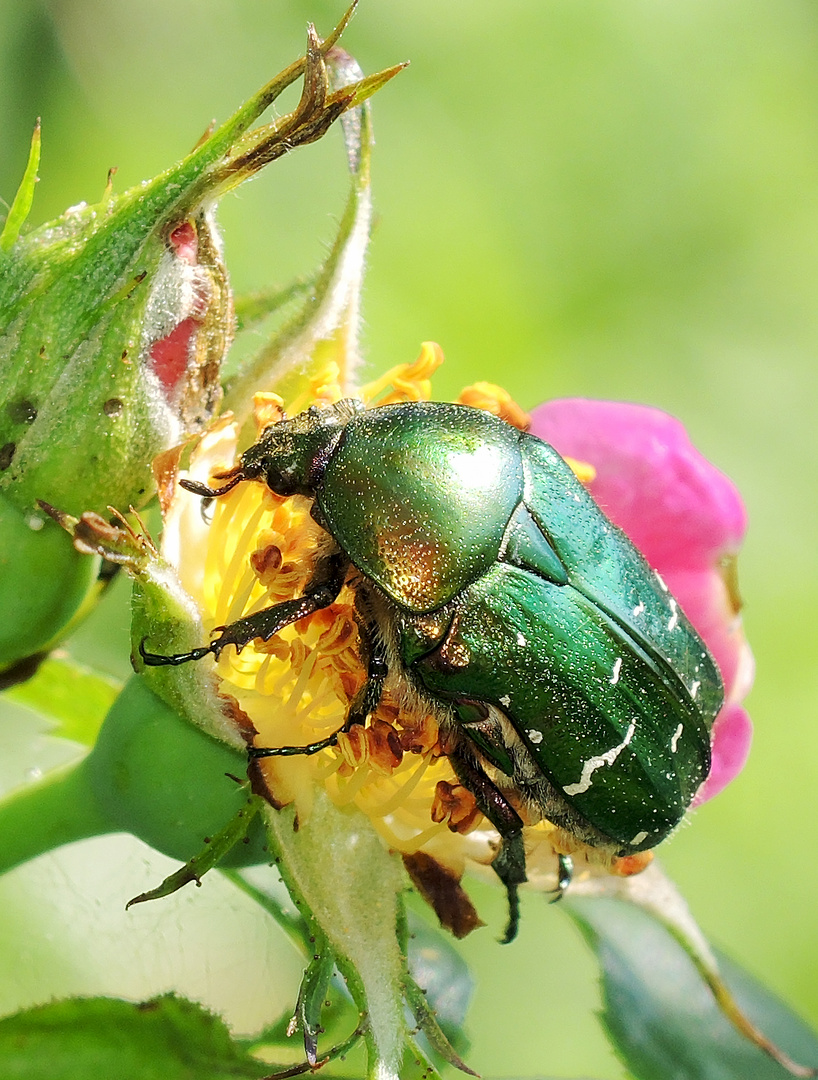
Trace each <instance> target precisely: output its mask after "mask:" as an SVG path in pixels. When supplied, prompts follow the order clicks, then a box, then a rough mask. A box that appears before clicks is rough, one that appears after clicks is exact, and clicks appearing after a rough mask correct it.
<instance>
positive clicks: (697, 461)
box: [531, 398, 747, 574]
mask: <svg viewBox="0 0 818 1080" xmlns="http://www.w3.org/2000/svg"><path fill="white" fill-rule="evenodd" d="M531 430H532V432H533V433H534V434H535V435H538V436H539V437H540V438H541V439H545V441H546V442H549V443H551V445H552V446H554V448H555V449H556V450H558V451H559V453H560V454H562V455H563V456H566V457H572V458H578V459H579V460H580V461H584V462H588V463H589V464H591V465H593V467H594V468H595V469H596V473H597V475H596V478H595V479H594V480H593V481H592V483H591V485H590V490H591V492H592V493H593V495H594V498H595V499H596V500H597V502H598V503H599V504H600V506H601V507H602V508H603V510H604V511H605V512H606V514H608V516H609V517H610V518H611V519H612V520H613V521H614V522H615V523H616V524H617V525H619V526H620V528H622V529H624V530H625V532H626V533H627V534H628V536H629V537H630V538H631V540H633V542H634V543H635V544H636V546H637V547H638V548H639V550H640V551H641V552H642V553H643V555H644V556H645V558H646V559H647V560H648V562H649V563H650V564H651V565H652V566H655V567H657V568H660V569H661V572H662V573H663V574H664V573H665V572H670V571H671V570H685V569H689V570H696V569H701V568H703V567H704V566H713V565H714V562H715V560H716V559H717V558H719V557H720V556H722V555H724V554H727V553H732V552H735V551H737V550H738V547H739V545H740V543H741V540H742V537H743V536H744V532H745V529H746V526H747V518H746V513H745V510H744V506H743V503H742V501H741V497H740V496H739V494H738V491H737V490H736V488H735V485H734V484H733V483H732V481H730V480H729V479H728V478H727V477H726V476H725V475H724V474H723V473H722V472H720V471H719V470H718V469H717V468H716V467H715V466H714V465H711V464H710V462H709V461H707V459H706V458H704V457H703V456H702V455H701V454H700V453H699V452H698V450H696V448H695V447H694V446H693V445H692V444H691V442H690V440H689V438H688V436H687V432H686V431H685V429H684V427H683V426H682V424H680V423H679V421H678V420H676V419H674V418H673V417H672V416H668V415H667V413H664V412H662V411H661V410H659V409H652V408H649V407H647V406H644V405H631V404H628V403H623V402H612V401H590V400H587V399H584V398H563V399H560V400H557V401H549V402H547V403H546V404H545V405H540V406H539V407H538V408H536V409H535V410H534V412H533V413H532V426H531Z"/></svg>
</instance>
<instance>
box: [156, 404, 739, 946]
mask: <svg viewBox="0 0 818 1080" xmlns="http://www.w3.org/2000/svg"><path fill="white" fill-rule="evenodd" d="M221 479H223V480H226V481H227V483H225V484H224V486H222V487H221V488H210V487H207V486H206V485H204V484H199V483H198V482H194V481H182V484H183V486H185V487H186V488H187V489H188V490H190V491H192V492H194V493H195V494H198V495H201V496H204V497H208V498H211V497H214V496H218V495H220V494H223V493H225V492H227V491H229V490H230V489H232V488H233V487H234V486H235V485H236V484H238V483H239V482H241V481H243V480H259V481H262V482H264V483H266V484H267V485H269V487H270V488H271V489H272V491H274V492H275V493H276V494H278V495H282V496H288V495H304V496H307V497H309V498H311V499H312V500H313V505H312V515H313V517H314V518H315V520H316V521H317V522H318V524H319V525H320V526H321V527H322V529H323V530H324V531H325V532H326V546H325V549H324V550H323V552H322V553H321V555H320V557H319V559H318V561H317V563H316V567H315V572H314V574H313V576H312V579H311V581H310V583H309V585H308V586H307V588H306V589H305V590H304V593H303V595H302V596H300V597H297V598H293V599H289V600H286V601H284V602H281V603H278V604H275V605H274V606H272V607H269V608H266V609H265V610H263V611H260V612H257V613H255V614H253V615H249V616H247V617H245V618H242V619H239V620H238V621H237V622H234V623H232V624H231V625H229V626H226V627H223V628H221V631H220V633H219V635H218V636H217V637H216V638H215V639H214V640H213V641H212V642H211V644H210V645H209V646H206V647H202V648H199V649H195V650H193V651H192V652H189V653H182V654H177V655H174V656H163V655H160V654H155V653H149V652H146V651H145V650H144V648H143V649H142V650H141V651H142V655H143V658H144V660H145V662H146V663H147V664H150V665H159V664H181V663H185V662H187V661H189V660H197V659H201V658H202V657H204V656H206V655H208V654H213V655H214V656H218V655H219V653H220V652H221V650H222V649H224V648H225V647H226V646H228V645H233V646H235V647H236V648H237V649H238V650H241V649H242V648H243V647H244V646H245V645H248V644H249V643H250V642H251V641H253V640H255V639H258V638H261V639H263V640H265V641H266V640H269V639H270V638H272V637H273V636H274V635H275V634H277V633H279V632H280V631H281V630H282V629H283V628H284V627H285V626H288V625H290V624H292V623H294V622H296V621H297V620H299V619H302V618H304V617H305V616H307V615H310V614H311V613H313V612H315V611H317V610H319V609H320V608H324V607H327V606H329V605H330V604H332V603H333V602H334V600H335V599H336V597H337V596H338V594H339V593H340V591H341V589H342V588H343V586H344V585H345V584H347V583H349V584H351V585H352V587H353V589H354V592H355V603H356V613H357V618H358V622H359V629H360V641H361V656H362V660H363V662H364V664H365V665H366V668H367V679H366V681H365V683H364V685H363V687H362V688H361V690H360V691H359V692H358V694H357V695H356V696H355V698H354V699H353V700H352V702H351V703H350V707H349V711H348V714H347V718H346V721H345V723H344V726H343V728H342V729H341V730H349V729H350V728H351V727H352V726H353V725H356V724H365V723H366V721H367V718H368V717H369V715H370V714H371V713H372V712H373V710H374V709H375V708H376V707H377V705H378V702H379V701H380V698H381V695H382V693H383V690H384V687H385V685H387V683H388V685H389V686H390V687H395V688H397V690H398V692H399V693H402V694H403V695H404V697H406V696H408V697H409V698H410V699H414V701H415V702H416V703H417V704H418V705H419V706H420V707H422V708H425V709H427V710H428V711H431V712H433V713H434V714H435V716H436V717H437V718H438V721H439V722H440V724H441V727H442V729H443V730H444V731H445V732H446V733H447V742H448V746H449V751H448V752H449V757H450V760H451V763H452V766H453V768H454V770H455V772H456V773H457V776H458V778H459V779H460V782H461V783H462V784H463V785H464V787H466V788H467V789H468V790H469V791H471V792H472V793H473V794H474V796H475V798H476V800H477V804H478V806H479V809H480V810H481V811H482V812H483V814H484V815H485V816H486V817H487V818H488V820H489V821H490V822H491V823H492V824H493V826H494V827H495V828H496V829H497V831H498V832H499V834H500V836H501V846H500V850H499V852H498V854H497V856H496V858H495V859H494V862H493V863H492V866H493V867H494V869H495V871H496V872H497V874H498V875H499V877H500V879H501V880H502V881H503V883H504V885H505V886H506V889H507V891H508V894H509V902H510V912H511V915H510V922H509V926H508V930H507V933H506V940H510V939H511V938H512V937H513V936H514V934H515V932H516V928H517V919H518V902H517V886H518V885H519V884H520V883H521V882H523V881H525V852H524V849H523V840H522V829H523V818H522V817H521V816H520V814H521V813H523V814H524V815H525V818H526V821H530V820H531V819H532V818H533V819H534V820H536V819H538V818H546V819H547V820H549V821H551V822H553V823H554V824H555V825H558V826H559V827H560V828H562V829H564V830H566V831H567V832H569V833H571V834H572V835H574V836H575V837H577V838H578V839H579V840H580V841H582V842H583V843H584V844H588V845H590V846H592V847H595V848H600V849H602V850H604V851H606V852H608V853H610V855H612V856H628V855H633V854H636V853H638V852H642V851H647V850H649V849H650V848H653V847H655V846H656V844H658V843H659V842H660V841H661V840H663V839H664V838H665V837H666V836H667V835H668V834H669V833H670V832H671V831H672V830H673V829H674V828H675V826H676V825H677V824H678V823H679V821H680V820H681V819H682V817H683V816H684V813H685V811H686V810H687V808H688V807H689V806H690V803H691V801H692V799H693V797H694V795H695V794H696V791H697V790H698V788H699V786H700V785H701V783H702V781H703V780H704V779H705V778H706V776H707V774H708V771H709V769H710V731H711V728H712V724H713V720H714V718H715V716H716V714H717V713H718V711H719V709H720V707H721V704H722V700H723V690H722V682H721V678H720V675H719V672H718V669H717V667H716V665H715V663H714V661H713V659H712V657H711V656H710V654H709V653H708V651H707V649H706V648H705V646H704V644H703V642H702V640H701V638H700V637H699V636H698V634H697V633H696V632H695V630H694V629H693V627H692V626H691V625H690V623H689V622H688V620H687V619H686V617H685V615H684V614H683V612H682V611H681V609H680V608H679V605H678V603H677V601H676V600H675V599H674V597H673V596H672V595H671V594H670V593H669V592H668V590H667V587H666V586H665V584H664V582H663V581H662V579H661V578H660V577H659V575H658V574H656V573H655V572H654V571H653V570H651V568H650V567H649V566H648V564H647V563H646V562H645V560H644V559H643V557H642V556H641V555H640V553H639V552H638V551H637V550H636V548H635V547H634V546H633V544H631V542H630V541H629V540H628V539H627V538H626V537H625V535H624V534H623V533H622V532H621V531H620V530H619V529H618V528H616V526H614V525H613V524H612V523H611V522H610V521H609V520H608V518H607V517H605V515H604V514H603V513H602V511H601V510H600V509H599V507H598V506H597V504H596V503H595V502H594V500H593V499H592V498H591V496H590V495H589V494H588V493H587V492H586V490H585V489H584V488H583V486H582V484H581V483H580V482H579V481H578V480H577V479H576V477H575V476H574V474H573V472H572V471H571V469H570V468H569V466H568V465H567V464H566V463H565V461H563V459H562V458H561V457H560V456H559V454H558V453H557V452H556V451H555V450H554V449H553V448H552V447H551V446H549V445H548V444H547V443H545V442H543V441H542V440H540V439H538V438H536V437H535V436H533V435H529V434H527V433H525V432H521V431H519V430H517V429H516V428H513V427H511V426H510V425H509V424H507V423H505V422H504V421H502V420H500V419H498V418H497V417H495V416H492V415H491V414H489V413H487V412H484V411H483V410H479V409H473V408H469V407H468V406H464V405H454V404H442V403H436V402H407V403H402V404H396V405H385V406H381V407H378V408H373V409H364V406H363V405H362V403H361V402H359V401H357V400H352V399H346V400H343V401H340V402H338V403H337V404H335V405H333V406H330V407H316V406H313V407H312V408H310V409H309V410H307V411H306V412H304V413H301V414H300V415H298V416H295V417H293V418H291V419H284V420H281V421H280V422H278V423H275V424H273V425H271V426H270V427H268V428H266V429H265V431H264V432H263V433H262V436H261V438H260V439H259V441H258V442H257V443H255V444H254V445H253V446H251V447H250V448H249V449H248V450H247V451H246V452H245V453H244V454H243V455H242V457H241V459H240V462H239V464H238V465H237V466H235V468H233V469H231V470H230V471H229V472H227V473H223V474H222V475H221ZM338 734H339V732H336V733H334V734H333V735H331V736H329V737H328V738H325V739H322V740H321V741H319V742H316V743H312V744H310V745H307V746H289V747H274V748H265V747H256V748H253V749H251V750H250V755H251V757H266V756H286V755H293V754H312V753H316V752H318V751H319V750H322V749H324V748H326V747H327V746H331V745H333V744H334V743H335V741H336V739H337V736H338ZM518 811H519V812H518ZM560 876H561V881H560V885H561V887H562V888H564V887H565V886H566V885H567V883H568V881H569V880H570V860H568V859H567V858H563V859H562V860H561V874H560Z"/></svg>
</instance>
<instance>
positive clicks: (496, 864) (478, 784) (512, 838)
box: [449, 751, 528, 945]
mask: <svg viewBox="0 0 818 1080" xmlns="http://www.w3.org/2000/svg"><path fill="white" fill-rule="evenodd" d="M449 760H450V761H451V763H452V767H453V768H454V771H455V772H456V773H457V777H458V779H459V780H460V782H461V784H462V785H463V786H464V787H465V788H468V790H469V791H470V792H471V793H472V795H474V797H475V798H476V799H477V805H478V807H479V809H480V811H481V812H482V813H483V814H485V816H486V817H487V818H488V820H489V821H490V822H491V823H492V825H493V826H494V827H495V829H496V830H497V831H498V832H499V834H500V850H499V851H498V852H497V854H496V856H495V857H494V860H493V862H492V864H491V868H492V870H493V871H494V872H495V874H496V875H497V876H498V877H499V879H500V881H502V883H503V884H504V885H505V887H506V893H507V894H508V926H507V927H506V932H505V935H504V936H503V939H502V943H503V944H504V945H507V944H508V943H509V942H510V941H513V940H514V938H515V937H516V936H517V930H518V928H519V925H520V897H519V894H518V891H517V890H518V886H520V885H522V884H523V882H524V881H527V880H528V878H527V877H526V872H525V848H524V847H523V822H522V818H521V817H520V815H519V814H518V813H517V811H516V810H515V809H514V807H513V806H511V804H510V803H509V802H508V801H507V800H506V798H505V797H504V796H503V793H502V792H501V791H500V790H499V789H498V788H497V787H495V785H494V784H493V783H492V782H491V780H490V779H489V778H488V776H486V774H485V773H484V772H483V770H482V769H481V768H480V767H479V765H477V764H475V763H474V762H473V761H471V760H469V759H468V758H467V757H466V756H465V755H464V754H462V753H458V752H457V751H455V752H454V753H453V754H450V755H449Z"/></svg>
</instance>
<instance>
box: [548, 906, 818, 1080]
mask: <svg viewBox="0 0 818 1080" xmlns="http://www.w3.org/2000/svg"><path fill="white" fill-rule="evenodd" d="M565 910H567V911H568V913H569V914H570V915H571V917H572V918H573V919H574V921H575V922H576V923H577V925H578V926H579V928H580V930H581V931H582V933H583V935H584V937H585V939H586V940H587V942H588V943H589V945H590V946H591V948H592V949H593V950H594V952H595V953H596V956H597V958H598V960H599V963H600V966H601V969H602V997H603V1013H602V1022H603V1024H604V1026H605V1028H606V1029H607V1032H608V1035H609V1037H610V1039H611V1042H612V1043H613V1045H614V1047H615V1049H616V1050H617V1052H618V1054H619V1055H620V1057H621V1058H622V1060H623V1061H624V1062H625V1064H626V1065H627V1067H628V1068H629V1069H630V1070H631V1072H632V1073H633V1075H634V1077H636V1078H637V1080H675V1078H679V1080H748V1078H750V1077H751V1078H752V1080H785V1078H787V1077H789V1076H790V1075H791V1073H790V1072H788V1071H787V1070H786V1069H785V1068H783V1067H782V1066H781V1065H779V1064H777V1063H776V1062H775V1061H773V1060H772V1058H770V1057H767V1056H766V1055H765V1054H764V1053H762V1052H761V1051H760V1050H759V1049H757V1048H756V1047H755V1046H753V1045H752V1044H751V1043H750V1042H749V1040H747V1039H744V1038H742V1036H741V1035H740V1034H739V1033H738V1032H737V1031H736V1029H735V1028H734V1027H733V1026H732V1024H730V1023H729V1021H728V1020H727V1019H726V1017H725V1016H724V1014H723V1013H722V1012H721V1011H720V1009H719V1008H718V1006H717V1004H716V1000H715V998H714V996H713V994H712V993H711V991H710V989H709V988H708V986H707V985H706V984H705V982H704V981H703V979H702V978H701V977H700V975H699V974H698V972H697V971H696V968H695V966H694V964H693V963H692V961H691V960H690V958H689V957H688V955H687V953H686V952H685V951H684V949H683V948H682V947H681V946H680V945H679V944H678V942H677V941H676V940H675V939H674V938H673V936H672V935H671V934H670V933H669V932H668V930H667V929H666V928H665V926H663V925H662V924H661V923H660V922H659V921H658V920H657V919H656V918H654V917H653V916H652V915H650V914H649V913H647V912H646V911H644V910H641V909H639V908H637V907H635V906H634V905H632V904H628V903H624V902H622V901H621V900H614V899H609V898H594V899H590V898H582V899H567V900H566V902H565ZM719 963H720V967H721V973H722V975H723V977H724V981H725V982H726V984H727V986H728V987H729V989H730V990H731V991H732V992H733V994H734V995H735V997H736V999H737V1000H738V1004H739V1006H740V1007H741V1008H742V1010H743V1011H744V1012H745V1013H746V1015H747V1016H748V1017H749V1018H750V1020H752V1021H753V1022H754V1023H755V1024H756V1025H757V1026H758V1027H759V1028H760V1029H761V1031H762V1032H763V1033H764V1035H765V1036H767V1038H769V1039H771V1040H773V1041H774V1042H775V1043H777V1044H778V1045H779V1046H781V1047H783V1049H784V1050H785V1051H786V1052H787V1053H788V1054H789V1055H791V1057H792V1058H793V1059H794V1060H795V1061H797V1062H800V1063H805V1064H807V1065H809V1064H815V1063H818V1038H817V1037H816V1035H815V1033H814V1032H813V1031H811V1030H810V1028H809V1027H808V1026H807V1025H806V1024H805V1023H804V1022H803V1021H802V1020H801V1019H799V1018H798V1017H797V1016H796V1015H795V1014H794V1013H793V1012H792V1011H791V1010H790V1009H789V1008H788V1006H786V1005H785V1004H784V1003H783V1002H782V1001H781V1000H780V999H778V998H777V997H776V996H775V995H774V994H772V993H771V992H770V991H769V990H767V989H765V988H764V987H763V986H762V985H761V984H760V983H759V982H758V981H757V980H756V979H754V978H753V977H752V976H751V975H749V974H748V973H747V972H746V971H743V970H742V969H741V968H740V967H738V966H737V965H736V964H733V963H731V962H730V961H729V960H727V959H726V958H723V957H719Z"/></svg>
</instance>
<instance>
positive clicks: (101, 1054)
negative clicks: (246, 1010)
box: [0, 994, 269, 1080]
mask: <svg viewBox="0 0 818 1080" xmlns="http://www.w3.org/2000/svg"><path fill="white" fill-rule="evenodd" d="M267 1073H269V1066H268V1065H265V1064H264V1063H263V1062H261V1061H258V1060H256V1059H254V1058H252V1057H250V1056H249V1055H248V1054H247V1053H245V1052H244V1051H243V1050H242V1049H241V1048H239V1047H238V1046H237V1045H236V1044H235V1043H234V1042H233V1041H232V1039H231V1038H230V1033H229V1031H228V1030H227V1028H226V1027H225V1025H224V1024H223V1023H222V1021H221V1020H220V1019H218V1017H216V1016H213V1015H212V1014H211V1013H209V1012H207V1011H206V1010H205V1009H203V1008H202V1007H201V1006H200V1005H195V1004H194V1003H193V1002H190V1001H185V1000H184V999H183V998H178V997H176V996H174V995H172V994H169V995H167V996H164V997H160V998H155V999H153V1000H152V1001H147V1002H143V1003H141V1004H138V1005H134V1004H132V1003H130V1002H126V1001H119V1000H116V999H113V998H102V997H100V998H84V999H83V998H78V999H68V1000H66V1001H56V1002H52V1003H50V1004H48V1005H42V1006H40V1007H38V1008H35V1009H27V1010H26V1011H24V1012H20V1013H16V1014H15V1015H14V1016H9V1017H6V1018H5V1019H4V1020H0V1075H2V1076H3V1077H6V1078H7V1080H43V1078H44V1077H48V1078H49V1080H88V1077H90V1076H99V1077H107V1076H110V1077H116V1080H192V1078H194V1077H195V1078H196V1080H237V1078H238V1077H250V1078H253V1080H258V1078H260V1077H263V1076H265V1075H266V1074H267Z"/></svg>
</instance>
